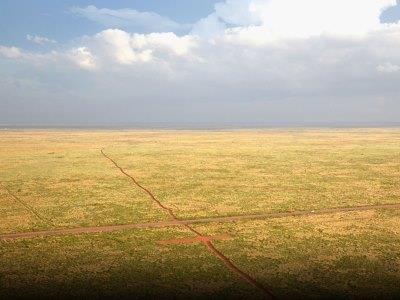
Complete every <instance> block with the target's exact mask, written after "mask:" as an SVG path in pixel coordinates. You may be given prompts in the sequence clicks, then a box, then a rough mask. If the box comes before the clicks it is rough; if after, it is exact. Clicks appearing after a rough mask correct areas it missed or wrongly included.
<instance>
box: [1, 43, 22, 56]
mask: <svg viewBox="0 0 400 300" xmlns="http://www.w3.org/2000/svg"><path fill="white" fill-rule="evenodd" d="M0 55H1V56H3V57H6V58H13V59H18V58H22V57H23V56H24V55H23V53H22V51H21V50H20V49H19V48H17V47H6V46H1V45H0Z"/></svg>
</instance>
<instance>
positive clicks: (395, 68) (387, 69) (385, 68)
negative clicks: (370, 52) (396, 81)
mask: <svg viewBox="0 0 400 300" xmlns="http://www.w3.org/2000/svg"><path fill="white" fill-rule="evenodd" d="M376 69H377V70H378V72H381V73H397V72H400V65H394V64H391V63H385V64H381V65H379V66H378V67H377V68H376Z"/></svg>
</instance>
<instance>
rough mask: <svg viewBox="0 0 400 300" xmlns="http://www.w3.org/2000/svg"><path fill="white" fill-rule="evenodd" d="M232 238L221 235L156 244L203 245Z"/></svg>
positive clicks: (163, 241)
mask: <svg viewBox="0 0 400 300" xmlns="http://www.w3.org/2000/svg"><path fill="white" fill-rule="evenodd" d="M230 238H232V237H231V236H230V235H227V234H221V235H214V236H195V237H188V238H181V239H171V240H161V241H158V242H157V243H158V244H160V245H168V244H191V243H204V242H209V241H213V240H228V239H230Z"/></svg>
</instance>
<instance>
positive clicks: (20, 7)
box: [0, 0, 217, 47]
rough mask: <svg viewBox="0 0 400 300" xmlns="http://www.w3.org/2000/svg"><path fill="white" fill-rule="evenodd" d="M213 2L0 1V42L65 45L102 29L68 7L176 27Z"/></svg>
mask: <svg viewBox="0 0 400 300" xmlns="http://www.w3.org/2000/svg"><path fill="white" fill-rule="evenodd" d="M216 2H217V1H215V0H198V1H187V0H156V1H155V0H146V1H143V0H141V1H140V0H116V1H109V0H108V1H106V0H103V1H86V0H84V1H83V0H80V1H77V0H68V1H65V0H60V1H53V0H35V1H21V0H2V1H0V28H1V30H0V41H1V42H2V43H3V44H5V45H9V46H11V45H18V46H21V47H31V46H33V45H32V43H29V42H28V41H27V40H26V35H27V34H36V35H40V36H46V37H50V38H52V39H56V40H58V41H60V42H67V41H69V40H70V39H74V38H76V37H78V36H81V35H90V34H94V33H96V32H99V31H100V30H102V29H104V28H105V26H104V25H102V24H96V23H94V22H91V21H89V20H87V19H84V18H81V17H78V16H76V15H74V14H73V13H71V11H70V9H71V8H72V7H87V6H89V5H94V6H96V7H98V8H104V7H106V8H110V9H121V8H131V9H135V10H138V11H152V12H156V13H158V14H160V15H162V16H168V17H169V18H171V19H172V20H175V21H177V22H180V23H192V22H195V21H197V20H198V19H200V18H201V17H203V16H205V15H208V14H209V13H211V12H212V10H213V5H214V3H216ZM139 31H140V30H139Z"/></svg>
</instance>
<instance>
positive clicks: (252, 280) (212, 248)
mask: <svg viewBox="0 0 400 300" xmlns="http://www.w3.org/2000/svg"><path fill="white" fill-rule="evenodd" d="M100 151H101V154H102V155H103V156H104V157H105V158H107V159H108V160H109V161H110V162H112V163H113V165H114V166H115V167H116V168H118V169H119V170H120V172H121V173H122V174H124V175H125V176H127V177H128V178H130V179H131V181H132V182H133V183H134V184H135V185H136V186H137V187H139V188H140V189H142V190H143V191H145V192H146V193H147V194H148V195H149V197H150V198H151V199H152V200H153V201H154V202H155V203H156V204H157V205H158V207H159V208H161V209H162V210H164V211H165V212H167V213H168V214H169V216H170V217H171V218H172V220H174V221H176V222H177V224H180V225H182V226H184V227H185V228H186V229H188V230H190V231H191V232H193V233H194V234H196V235H197V236H199V237H205V236H204V235H203V234H202V233H200V232H199V231H197V230H196V229H194V228H193V227H191V226H190V225H189V224H186V223H184V222H182V220H180V219H179V218H178V217H177V216H176V215H175V213H174V212H173V211H172V209H170V208H169V207H167V206H165V205H164V204H162V203H161V201H159V200H158V199H157V198H156V197H155V196H154V194H153V193H152V192H151V191H150V190H149V189H148V188H146V187H144V186H142V185H141V184H140V183H139V182H138V181H137V180H136V179H135V178H134V177H133V176H132V175H130V174H129V173H127V172H126V171H125V170H124V169H123V168H122V167H120V166H119V165H118V164H117V162H116V161H114V160H113V159H112V158H111V157H109V156H108V155H107V154H106V153H105V152H104V149H101V150H100ZM202 243H203V244H204V245H205V246H206V247H207V249H208V250H209V251H210V252H211V253H213V254H214V255H215V256H216V257H217V258H218V259H220V260H221V261H222V262H223V263H224V264H225V265H226V266H227V267H228V269H230V270H231V271H232V272H233V273H235V274H237V275H238V276H239V277H241V278H242V279H243V280H244V281H246V282H247V283H249V284H250V285H252V286H253V287H255V288H257V289H259V290H260V291H261V292H263V293H264V295H265V297H266V298H267V299H275V297H274V295H273V294H272V292H271V290H270V289H269V288H267V287H265V286H264V285H262V284H261V283H259V282H258V281H257V280H256V279H255V278H253V277H252V276H250V275H249V274H247V273H246V272H244V271H242V270H241V269H240V268H239V267H237V266H236V265H235V264H234V263H233V262H232V261H231V260H230V259H229V258H228V257H226V256H225V255H224V254H223V253H222V252H221V251H219V250H218V249H217V248H216V247H215V246H214V244H213V243H212V242H211V241H206V240H204V241H202Z"/></svg>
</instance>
